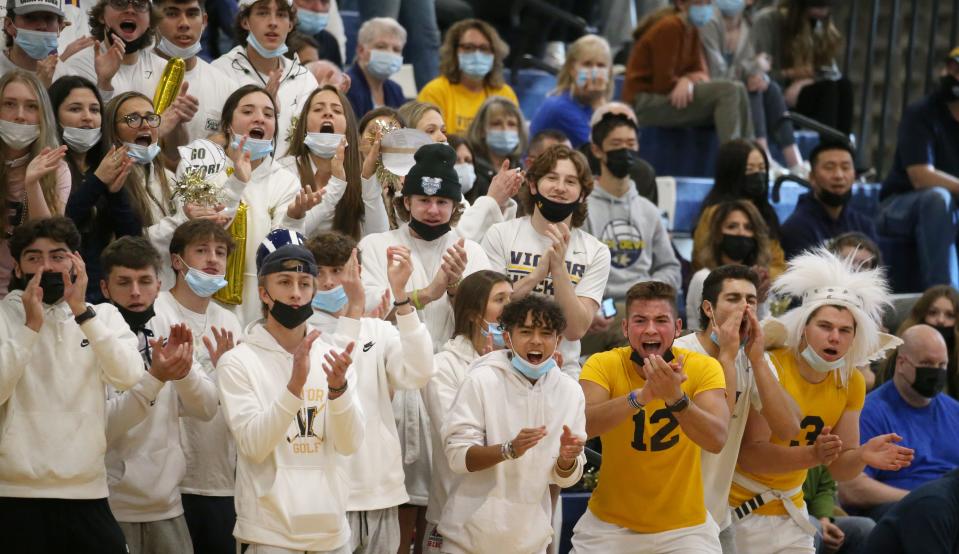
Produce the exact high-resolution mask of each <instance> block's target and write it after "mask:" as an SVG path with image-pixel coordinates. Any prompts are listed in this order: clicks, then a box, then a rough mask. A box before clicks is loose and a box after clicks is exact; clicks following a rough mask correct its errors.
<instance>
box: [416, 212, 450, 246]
mask: <svg viewBox="0 0 959 554" xmlns="http://www.w3.org/2000/svg"><path fill="white" fill-rule="evenodd" d="M410 229H413V231H415V232H416V234H417V235H419V236H420V238H421V239H423V240H425V241H428V242H432V241H434V240H436V239H438V238H440V237H442V236H443V235H445V234H446V233H449V232H450V230H451V229H452V227H450V224H449V222H446V223H440V224H439V225H427V224H426V223H423V222H422V221H420V220H418V219H413V217H412V216H410Z"/></svg>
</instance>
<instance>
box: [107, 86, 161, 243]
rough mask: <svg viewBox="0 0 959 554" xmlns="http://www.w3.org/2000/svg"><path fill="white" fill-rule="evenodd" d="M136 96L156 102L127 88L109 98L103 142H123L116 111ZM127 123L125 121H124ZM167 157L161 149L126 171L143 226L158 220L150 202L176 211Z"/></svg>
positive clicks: (149, 102)
mask: <svg viewBox="0 0 959 554" xmlns="http://www.w3.org/2000/svg"><path fill="white" fill-rule="evenodd" d="M137 98H138V99H141V100H145V101H146V102H147V103H148V104H150V106H153V102H151V101H150V99H149V98H147V97H146V96H145V95H144V94H141V93H139V92H136V91H129V92H124V93H123V94H120V95H118V96H115V97H114V98H113V99H112V100H110V101H109V102H107V105H106V107H105V108H104V110H103V123H102V125H101V126H100V128H101V132H102V133H103V144H105V145H110V146H121V144H122V143H121V142H120V137H119V135H118V134H117V125H120V120H119V119H118V118H117V114H119V113H120V106H122V105H123V104H124V103H126V102H127V101H128V100H133V99H137ZM124 125H126V124H125V123H124ZM165 160H166V159H165V158H164V156H163V152H160V153H159V154H157V157H156V158H154V159H153V162H152V163H151V164H150V165H149V166H145V167H142V168H141V167H140V166H139V164H135V167H134V168H133V169H132V170H131V171H130V174H129V175H127V180H126V182H125V183H124V184H123V188H125V189H127V191H128V192H129V193H130V198H131V204H132V205H133V209H134V210H135V211H136V213H137V216H139V218H140V223H141V224H142V225H143V227H144V228H146V227H149V226H150V225H153V224H155V223H157V221H156V220H155V219H154V218H153V209H152V208H151V206H155V207H156V209H157V210H158V211H159V212H160V214H162V215H163V216H164V217H165V216H168V215H171V214H173V213H175V212H176V206H175V205H174V204H173V194H172V191H171V190H170V183H169V182H168V181H167V177H166V171H165V169H164V168H165V167H166V163H165ZM150 172H153V173H154V177H155V178H156V179H157V181H158V182H159V188H160V198H156V197H155V196H154V195H153V193H152V192H150V186H149V180H150Z"/></svg>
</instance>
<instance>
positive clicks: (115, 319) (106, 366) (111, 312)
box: [80, 304, 143, 390]
mask: <svg viewBox="0 0 959 554" xmlns="http://www.w3.org/2000/svg"><path fill="white" fill-rule="evenodd" d="M97 310H98V312H97V315H96V316H95V317H94V318H92V319H88V320H87V321H86V322H85V323H84V324H83V325H81V326H80V330H81V331H83V334H84V335H86V337H87V340H89V341H90V346H91V347H92V348H93V353H94V354H95V355H96V358H97V362H98V365H99V369H100V378H101V379H102V380H103V382H105V383H107V384H110V385H113V387H114V388H115V389H117V390H127V389H129V388H131V387H133V386H134V385H136V384H137V383H138V382H139V381H140V378H141V377H142V376H143V357H142V356H140V350H139V348H138V347H137V342H138V341H137V337H136V335H134V334H133V331H131V330H130V326H129V325H127V324H126V322H125V321H123V318H122V317H121V316H120V312H118V311H117V310H116V308H114V307H113V306H109V305H105V304H100V305H99V306H97Z"/></svg>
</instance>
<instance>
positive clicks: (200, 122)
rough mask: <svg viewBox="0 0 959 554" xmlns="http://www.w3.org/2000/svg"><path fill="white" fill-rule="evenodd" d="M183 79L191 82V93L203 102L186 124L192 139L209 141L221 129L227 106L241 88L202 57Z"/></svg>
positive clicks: (188, 92)
mask: <svg viewBox="0 0 959 554" xmlns="http://www.w3.org/2000/svg"><path fill="white" fill-rule="evenodd" d="M183 80H184V81H185V82H187V83H190V86H189V87H187V94H189V95H191V96H195V97H196V99H197V101H198V102H199V103H200V109H199V110H197V112H196V115H194V116H193V120H191V121H190V122H189V123H187V125H186V132H187V134H188V135H189V137H190V138H189V140H190V141H194V140H196V139H202V138H207V137H208V136H210V135H212V134H213V133H216V132H217V131H219V130H220V114H221V113H222V112H223V104H225V103H226V99H227V98H229V96H230V94H231V93H232V92H233V91H234V90H236V89H237V88H238V86H237V84H236V83H235V82H234V81H233V77H231V76H230V75H227V74H226V73H224V72H222V71H220V70H219V69H217V68H215V67H213V66H212V65H210V64H209V63H207V62H206V61H205V60H202V59H201V58H200V57H197V58H196V65H195V66H194V67H193V69H191V70H189V71H187V72H186V73H185V74H184V75H183Z"/></svg>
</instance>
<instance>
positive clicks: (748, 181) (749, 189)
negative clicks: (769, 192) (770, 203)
mask: <svg viewBox="0 0 959 554" xmlns="http://www.w3.org/2000/svg"><path fill="white" fill-rule="evenodd" d="M743 196H745V197H746V198H748V199H750V200H752V201H754V202H762V201H763V200H765V199H766V173H765V172H762V171H757V172H756V173H747V174H746V176H745V177H744V178H743Z"/></svg>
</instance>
